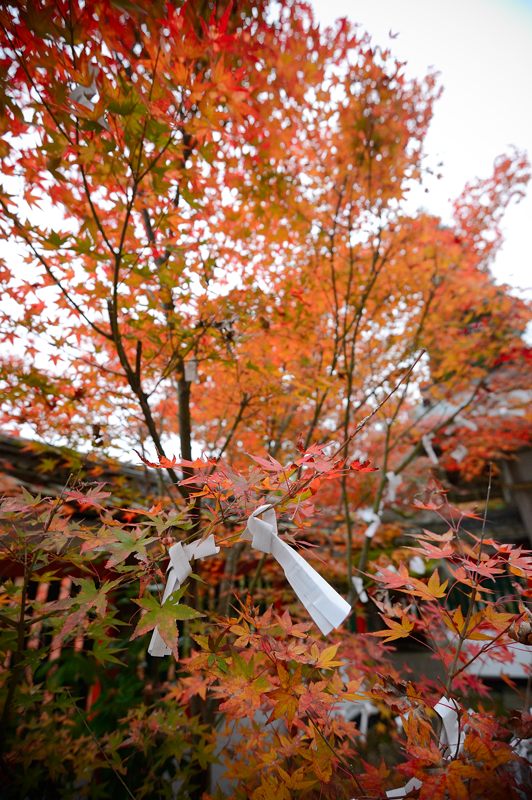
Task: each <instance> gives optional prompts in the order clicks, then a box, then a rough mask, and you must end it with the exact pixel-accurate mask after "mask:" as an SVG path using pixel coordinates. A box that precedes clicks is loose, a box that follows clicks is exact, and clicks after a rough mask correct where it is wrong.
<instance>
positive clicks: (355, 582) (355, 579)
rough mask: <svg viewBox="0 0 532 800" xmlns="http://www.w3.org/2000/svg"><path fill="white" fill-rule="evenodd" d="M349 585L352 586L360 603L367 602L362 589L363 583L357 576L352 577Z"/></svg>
mask: <svg viewBox="0 0 532 800" xmlns="http://www.w3.org/2000/svg"><path fill="white" fill-rule="evenodd" d="M351 583H352V584H353V587H354V590H355V592H356V593H357V595H358V599H359V600H360V602H361V603H367V602H368V599H369V598H368V595H367V592H366V590H365V589H364V581H363V580H362V578H361V577H360V576H359V575H353V577H352V578H351Z"/></svg>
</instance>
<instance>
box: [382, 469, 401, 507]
mask: <svg viewBox="0 0 532 800" xmlns="http://www.w3.org/2000/svg"><path fill="white" fill-rule="evenodd" d="M386 481H387V485H386V502H387V503H395V499H396V497H397V490H398V488H399V487H400V485H401V484H402V482H403V479H402V478H401V476H400V475H396V474H395V472H393V470H390V472H387V473H386Z"/></svg>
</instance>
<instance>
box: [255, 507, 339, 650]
mask: <svg viewBox="0 0 532 800" xmlns="http://www.w3.org/2000/svg"><path fill="white" fill-rule="evenodd" d="M242 538H243V539H245V540H246V541H250V542H251V544H252V546H253V547H254V548H255V549H256V550H260V551H261V553H271V555H272V556H273V557H274V558H275V560H276V561H277V562H278V563H279V564H280V565H281V567H282V569H283V571H284V574H285V576H286V579H287V581H288V583H289V584H290V586H291V587H292V589H293V590H294V592H295V593H296V595H297V596H298V598H299V599H300V600H301V602H302V603H303V605H304V606H305V608H306V609H307V611H308V613H309V614H310V616H311V617H312V619H313V620H314V622H315V623H316V625H317V626H318V628H319V629H320V631H321V632H322V633H323V634H325V635H327V634H328V633H330V632H331V631H332V630H333V628H337V627H338V626H339V625H341V624H342V622H343V621H344V619H345V618H346V617H347V615H348V614H349V612H350V611H351V606H350V605H349V603H347V602H346V601H345V600H344V598H343V597H341V596H340V595H339V594H338V592H337V591H335V590H334V589H333V588H332V586H329V584H328V583H327V581H326V580H325V579H324V578H322V577H321V575H319V574H318V573H317V572H316V570H315V569H313V568H312V567H311V566H310V564H307V562H306V561H305V559H304V558H303V557H302V556H300V555H299V553H298V552H297V551H296V550H294V549H293V548H292V547H290V545H289V544H287V543H286V542H284V541H283V540H282V539H280V538H279V535H278V532H277V516H276V514H275V511H274V509H273V508H271V507H270V506H268V505H262V506H259V508H257V509H256V510H255V511H254V512H253V514H251V515H250V517H249V519H248V522H247V526H246V530H245V531H244V533H243V535H242Z"/></svg>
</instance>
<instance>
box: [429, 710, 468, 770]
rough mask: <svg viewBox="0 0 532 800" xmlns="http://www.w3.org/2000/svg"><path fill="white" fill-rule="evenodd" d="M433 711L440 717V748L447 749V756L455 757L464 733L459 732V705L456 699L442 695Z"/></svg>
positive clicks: (461, 744)
mask: <svg viewBox="0 0 532 800" xmlns="http://www.w3.org/2000/svg"><path fill="white" fill-rule="evenodd" d="M434 711H435V712H436V714H438V715H439V716H440V717H441V721H442V730H441V734H440V748H441V750H445V749H447V758H456V756H457V755H459V753H460V750H461V749H462V746H463V742H464V734H463V733H462V732H460V721H459V719H458V712H459V711H460V706H459V705H458V703H457V702H456V700H452V699H451V698H449V697H442V698H441V699H440V700H438V702H437V703H436V705H435V706H434Z"/></svg>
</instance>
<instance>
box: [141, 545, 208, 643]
mask: <svg viewBox="0 0 532 800" xmlns="http://www.w3.org/2000/svg"><path fill="white" fill-rule="evenodd" d="M219 552H220V548H219V547H217V546H216V543H215V541H214V536H213V534H211V535H210V536H208V537H207V538H206V539H203V540H202V541H197V542H192V543H191V544H181V542H178V543H177V544H174V545H172V547H171V548H170V549H169V551H168V555H169V556H170V564H169V565H168V574H167V578H166V586H165V588H164V594H163V598H162V601H161V605H162V604H163V603H164V602H165V601H166V600H168V598H169V597H170V595H171V594H172V593H173V592H175V591H176V590H177V589H179V587H180V586H181V584H182V583H183V582H184V581H185V580H186V579H187V578H188V576H189V575H190V574H191V572H192V566H191V564H190V562H191V561H192V560H193V559H198V558H207V557H208V556H215V555H217V553H219ZM171 652H172V651H171V649H170V648H169V647H168V645H167V644H166V642H165V641H164V639H163V638H162V636H161V634H160V633H159V631H158V629H157V628H155V630H154V631H153V633H152V637H151V641H150V646H149V647H148V653H149V654H150V656H159V657H162V656H168V655H170V653H171Z"/></svg>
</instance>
